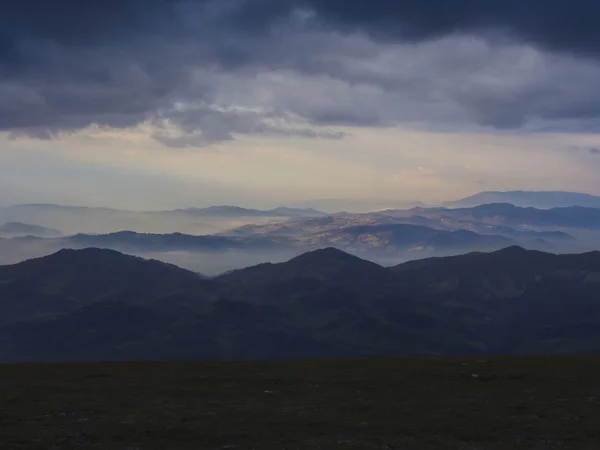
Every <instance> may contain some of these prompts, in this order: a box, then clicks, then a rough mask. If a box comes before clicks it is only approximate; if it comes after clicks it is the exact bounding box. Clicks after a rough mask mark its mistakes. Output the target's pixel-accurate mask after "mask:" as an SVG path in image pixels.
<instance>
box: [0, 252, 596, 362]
mask: <svg viewBox="0 0 600 450" xmlns="http://www.w3.org/2000/svg"><path fill="white" fill-rule="evenodd" d="M599 294H600V253H598V252H592V253H586V254H579V255H554V254H548V253H543V252H538V251H529V250H524V249H522V248H520V247H515V246H513V247H508V248H505V249H502V250H500V251H496V252H492V253H470V254H466V255H461V256H454V257H445V258H433V259H425V260H420V261H416V262H410V263H406V264H402V265H399V266H394V267H391V268H385V267H382V266H379V265H377V264H374V263H371V262H369V261H365V260H362V259H360V258H357V257H355V256H352V255H349V254H347V253H344V252H342V251H340V250H336V249H332V248H327V249H321V250H316V251H313V252H309V253H307V254H304V255H301V256H299V257H296V258H293V259H291V260H290V261H288V262H285V263H280V264H261V265H258V266H254V267H249V268H247V269H241V270H237V271H234V272H231V273H228V274H225V275H222V276H220V277H217V278H215V279H206V278H204V277H201V276H199V275H196V274H194V273H192V272H188V271H186V270H183V269H179V268H177V267H175V266H171V265H168V264H164V263H160V262H157V261H148V260H143V259H140V258H136V257H131V256H127V255H123V254H120V253H118V252H114V251H111V250H99V249H85V250H66V251H61V252H58V253H56V254H53V255H51V256H48V257H45V258H39V259H35V260H30V261H26V262H24V263H21V264H17V265H13V266H3V267H0V313H1V314H0V316H1V317H2V320H1V321H0V360H2V361H82V360H146V359H160V360H164V359H204V358H211V359H214V358H234V359H240V358H242V359H244V358H259V359H262V358H266V359H272V358H313V357H357V356H359V357H362V356H383V355H390V356H393V355H440V354H441V355H446V354H459V355H469V354H471V355H472V354H528V353H570V352H572V353H582V352H583V353H586V352H587V353H590V352H597V351H600V331H598V330H600V301H598V299H599V298H600V296H599Z"/></svg>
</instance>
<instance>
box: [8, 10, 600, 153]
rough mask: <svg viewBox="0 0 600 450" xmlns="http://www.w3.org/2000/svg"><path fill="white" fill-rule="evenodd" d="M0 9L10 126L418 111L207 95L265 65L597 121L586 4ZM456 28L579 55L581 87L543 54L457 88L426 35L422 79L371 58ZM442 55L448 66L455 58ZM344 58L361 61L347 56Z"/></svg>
mask: <svg viewBox="0 0 600 450" xmlns="http://www.w3.org/2000/svg"><path fill="white" fill-rule="evenodd" d="M0 11H1V13H0V131H7V132H11V133H13V134H27V135H33V136H37V137H52V136H55V135H57V134H60V133H62V132H71V131H75V130H79V129H82V128H85V127H86V126H89V125H91V124H97V125H99V126H107V127H117V128H122V127H129V126H134V125H136V124H139V123H142V122H151V123H152V122H155V123H157V124H158V123H160V126H161V127H163V128H164V127H165V126H167V125H169V124H171V125H174V126H178V127H180V128H182V129H183V131H184V132H185V133H187V135H186V136H183V137H177V138H173V139H171V138H167V137H165V136H164V135H163V134H161V132H158V134H157V137H160V139H161V140H162V141H163V142H165V143H168V142H179V143H181V142H184V143H186V145H187V142H188V141H189V142H190V144H189V145H193V142H196V143H210V142H211V141H215V140H226V139H230V138H231V137H232V133H233V134H235V133H267V134H269V133H276V134H278V133H280V134H281V133H283V134H291V135H299V136H305V137H331V136H335V137H339V136H340V134H339V133H337V132H335V131H328V130H325V131H316V130H315V127H320V126H337V125H339V124H343V125H350V126H352V125H361V126H365V125H368V126H377V125H379V126H388V125H391V124H397V123H399V122H402V121H404V120H407V118H408V119H410V120H419V121H421V122H423V121H424V122H427V120H428V116H427V114H429V113H426V112H423V113H422V114H415V117H413V116H409V115H407V114H405V113H402V114H399V113H391V112H388V113H385V114H384V113H383V112H382V111H384V109H385V108H386V106H385V105H381V107H378V106H376V105H372V106H371V107H370V108H367V107H365V108H363V109H361V110H358V109H356V108H353V107H352V106H349V105H350V104H347V105H344V107H343V108H335V107H332V106H327V107H324V106H323V105H318V107H317V106H315V105H310V107H308V106H306V99H302V98H301V97H302V95H300V96H297V98H296V99H295V100H294V102H295V103H293V104H292V100H289V101H287V100H286V101H285V104H281V103H282V102H271V103H270V104H269V105H268V107H265V106H264V104H261V105H260V106H261V108H254V109H252V106H254V105H253V104H251V103H252V102H251V101H249V100H248V101H247V102H246V104H244V105H243V106H244V107H245V108H238V106H239V105H238V104H237V102H236V100H237V99H232V98H228V100H229V103H228V104H225V103H224V102H223V100H222V98H221V96H219V95H217V89H218V88H217V85H220V83H222V82H223V81H222V79H224V77H225V76H232V77H239V78H244V79H251V78H253V77H254V78H255V77H256V76H257V75H258V74H264V73H275V72H277V73H280V74H282V76H287V77H294V76H296V77H312V78H311V79H314V80H317V81H318V80H320V79H321V77H325V78H327V79H328V80H340V82H344V83H347V84H348V86H350V88H352V89H354V88H355V87H356V86H360V87H361V89H363V91H360V95H363V94H364V95H367V94H365V92H366V89H367V88H365V86H368V87H369V89H371V90H373V89H379V90H382V91H385V92H388V93H392V94H395V95H398V96H400V94H402V95H406V96H408V97H410V98H409V101H407V103H410V104H411V105H413V104H419V103H422V104H425V103H427V101H429V100H430V99H428V98H426V97H427V96H430V95H431V92H433V91H434V90H435V92H438V91H439V92H441V94H439V95H438V100H439V98H443V99H444V101H448V102H453V103H454V104H455V106H453V108H457V110H461V111H462V112H463V113H464V116H465V120H467V121H471V122H472V123H473V124H477V125H484V126H492V127H498V128H519V127H522V126H524V125H525V124H527V123H529V121H530V120H531V119H532V118H533V119H536V118H537V119H541V120H551V121H565V120H566V121H569V120H573V119H575V120H580V119H585V120H586V121H587V122H586V126H588V127H589V126H591V127H592V128H593V127H595V122H594V121H595V120H600V108H599V107H598V106H597V105H598V104H599V102H598V101H597V100H596V99H600V86H598V89H595V88H596V87H597V84H598V83H594V82H593V81H590V80H593V79H594V77H595V75H597V73H596V72H595V70H596V68H597V65H598V64H600V63H599V62H597V61H596V59H597V58H598V57H600V28H599V27H598V26H597V18H598V17H600V2H597V1H591V0H572V1H571V2H568V3H567V2H565V1H564V0H452V1H449V0H419V1H417V0H87V1H81V0H79V1H77V0H54V1H52V0H20V1H14V0H0ZM469 37H471V38H473V37H475V38H477V39H483V40H485V41H486V42H493V43H495V44H494V45H498V46H499V47H502V46H513V47H516V48H518V47H519V46H520V45H522V46H528V47H531V48H533V49H537V50H536V51H538V52H540V54H542V55H552V54H556V55H557V57H558V58H567V60H566V61H568V58H572V59H573V61H575V63H576V64H579V65H578V66H577V70H579V72H577V76H579V77H580V78H582V79H585V80H588V84H586V85H583V86H581V87H580V88H579V90H578V89H577V88H571V87H569V89H566V88H565V87H564V86H565V84H564V83H565V80H568V79H569V78H570V77H571V75H570V74H568V73H566V72H565V70H563V69H562V68H557V67H558V63H556V62H552V64H553V66H552V67H553V68H555V69H556V71H557V73H556V75H554V73H551V74H544V75H543V79H541V80H539V82H536V80H532V81H531V80H529V81H527V83H528V84H527V85H526V86H525V87H522V88H521V87H519V88H518V89H517V88H514V86H513V85H511V83H507V84H508V86H507V87H502V86H501V87H494V89H495V90H494V89H492V90H490V89H491V88H490V87H489V86H488V85H486V86H484V87H482V86H481V85H480V84H477V83H475V82H473V83H474V84H473V86H472V87H469V88H468V89H465V90H464V91H460V90H459V89H458V88H457V87H456V85H453V84H452V83H447V85H444V86H442V85H441V83H440V81H439V79H438V78H441V77H445V76H448V77H456V79H460V76H458V75H456V71H457V69H456V67H452V61H449V60H448V52H445V53H444V54H440V55H436V54H434V52H435V48H433V47H431V48H430V47H427V48H424V49H423V50H422V54H424V53H423V52H425V51H431V52H432V56H431V58H437V59H436V60H439V61H440V66H439V67H433V65H432V66H431V67H429V69H430V70H431V71H432V72H434V73H433V75H436V76H437V78H435V77H433V75H432V73H425V74H423V73H421V74H412V75H413V76H412V78H410V79H409V78H408V77H407V76H406V75H405V74H404V75H403V74H402V73H400V72H401V71H400V69H398V75H397V76H396V75H395V72H394V70H395V69H394V68H389V67H386V68H385V70H387V72H386V73H385V74H383V72H381V71H378V70H379V67H378V66H376V65H377V64H379V60H380V59H381V58H379V59H378V58H377V57H378V55H380V53H381V52H383V51H387V52H388V53H390V50H389V49H390V48H393V46H394V45H400V44H406V43H413V44H423V43H428V42H436V41H437V40H443V39H459V38H460V39H463V40H465V42H468V41H467V39H468V38H469ZM457 42H459V41H457ZM460 42H462V41H460ZM460 42H459V43H460ZM457 45H458V44H457ZM494 48H496V47H491V50H489V52H493V51H494ZM457 53H460V52H457ZM482 53H485V52H484V51H482ZM449 54H450V55H452V52H449ZM484 56H485V57H486V58H491V57H490V56H489V55H484ZM403 57H404V56H403ZM414 58H416V59H418V58H422V56H421V54H416V55H415V56H414ZM388 59H389V58H388ZM458 59H459V57H457V62H456V65H461V64H464V62H461V61H458ZM360 61H363V62H364V64H363V66H366V67H367V69H366V68H365V67H360V68H359V67H358V62H360ZM486 61H487V60H486ZM552 61H553V60H552ZM486 64H487V62H486ZM548 64H550V63H548ZM567 65H568V64H567ZM584 65H585V67H583V66H584ZM580 66H581V67H582V68H581V70H580V69H579V67H580ZM561 67H562V66H561ZM382 70H383V69H382ZM465 70H467V69H465ZM446 71H449V72H446ZM522 72H523V70H522ZM541 72H543V71H540V73H541ZM531 73H534V72H533V71H532V72H531ZM521 75H522V73H521ZM403 76H404V78H403ZM533 76H542V75H539V74H537V73H535V74H534V75H533ZM553 77H554V79H555V80H556V82H554V81H553ZM468 81H469V80H465V82H468ZM232 83H233V82H232ZM315 83H316V81H315ZM432 83H433V84H435V86H433V84H432ZM567 83H568V81H567ZM292 84H294V83H292ZM296 84H297V83H296ZM261 88H263V89H265V90H266V91H269V89H270V88H269V86H261ZM433 88H435V89H433ZM256 89H258V88H256ZM504 89H506V90H504ZM557 90H558V91H557ZM584 90H586V91H585V92H584ZM525 91H526V92H525ZM369 92H370V91H369ZM416 92H421V93H422V94H421V98H417V97H416V94H415V93H416ZM310 95H311V93H310V92H307V93H306V96H310ZM358 95H359V94H356V92H355V91H352V94H348V96H350V97H357V96H358ZM369 95H370V94H369ZM263 97H264V96H263ZM413 97H414V98H413ZM318 100H319V101H321V102H322V99H318ZM336 101H338V102H339V103H343V102H340V101H339V100H336ZM298 102H300V103H301V105H300V104H299V103H298ZM411 102H412V103H411ZM182 104H183V105H185V106H184V107H183V108H182V107H181V105H182ZM415 109H416V108H414V107H413V106H411V110H413V111H414V110H415ZM439 109H440V108H437V110H439ZM448 115H449V116H453V115H455V114H454V113H452V112H450V113H448ZM431 120H432V121H433V120H434V118H433V116H432V118H431ZM435 120H437V119H435ZM590 121H591V122H592V125H590V123H589V122H590ZM207 127H210V128H211V130H212V131H211V130H208V129H207ZM215 130H216V131H215ZM198 136H199V139H197V140H195V139H194V138H195V137H198ZM190 137H191V138H192V139H191V140H190Z"/></svg>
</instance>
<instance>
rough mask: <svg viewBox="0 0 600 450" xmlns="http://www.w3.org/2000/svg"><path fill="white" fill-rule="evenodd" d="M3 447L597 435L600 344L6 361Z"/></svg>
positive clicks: (408, 443)
mask: <svg viewBox="0 0 600 450" xmlns="http://www.w3.org/2000/svg"><path fill="white" fill-rule="evenodd" d="M0 448H2V449H4V448H6V449H44V450H47V449H70V448H77V449H87V448H90V449H91V448H94V449H97V448H105V449H111V450H113V449H114V450H117V449H129V450H133V449H161V450H162V449H256V450H263V449H264V450H270V449H278V450H282V449H288V450H291V449H335V448H356V449H381V450H384V449H407V450H411V449H418V450H420V449H457V450H458V449H481V450H487V449H597V448H600V357H547V358H546V357H545V358H526V357H524V358H506V359H503V358H493V359H475V358H473V359H469V358H460V359H450V358H445V359H433V358H432V359H429V358H426V359H412V358H411V359H381V360H354V361H310V362H300V361H299V362H210V363H146V364H49V365H2V366H0Z"/></svg>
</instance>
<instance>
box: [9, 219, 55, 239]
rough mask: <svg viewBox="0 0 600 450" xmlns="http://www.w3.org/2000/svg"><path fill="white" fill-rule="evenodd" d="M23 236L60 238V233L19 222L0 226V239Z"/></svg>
mask: <svg viewBox="0 0 600 450" xmlns="http://www.w3.org/2000/svg"><path fill="white" fill-rule="evenodd" d="M24 236H37V237H59V236H62V233H61V232H60V231H59V230H53V229H51V228H46V227H41V226H39V225H30V224H27V223H21V222H6V223H5V224H3V225H0V237H3V238H13V237H24Z"/></svg>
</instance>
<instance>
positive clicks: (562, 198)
mask: <svg viewBox="0 0 600 450" xmlns="http://www.w3.org/2000/svg"><path fill="white" fill-rule="evenodd" d="M488 203H510V204H512V205H515V206H522V207H527V206H531V207H534V208H542V209H549V208H557V207H568V206H584V207H588V208H600V196H597V195H590V194H582V193H579V192H564V191H505V192H502V191H487V192H480V193H479V194H475V195H472V196H470V197H466V198H463V199H460V200H456V201H450V202H445V203H443V206H445V207H448V208H470V207H474V206H480V205H484V204H488Z"/></svg>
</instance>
